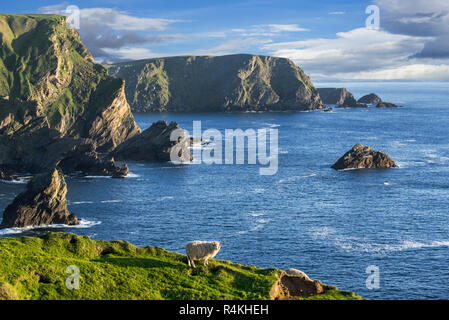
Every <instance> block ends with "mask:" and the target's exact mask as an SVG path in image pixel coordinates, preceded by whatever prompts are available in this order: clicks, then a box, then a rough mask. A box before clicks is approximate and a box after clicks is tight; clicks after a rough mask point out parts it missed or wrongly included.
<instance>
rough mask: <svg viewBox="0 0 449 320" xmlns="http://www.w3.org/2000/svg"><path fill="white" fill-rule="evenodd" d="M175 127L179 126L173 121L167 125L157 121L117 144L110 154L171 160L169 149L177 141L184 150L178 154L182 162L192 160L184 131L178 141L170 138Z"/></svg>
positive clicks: (117, 156)
mask: <svg viewBox="0 0 449 320" xmlns="http://www.w3.org/2000/svg"><path fill="white" fill-rule="evenodd" d="M177 129H180V128H179V126H178V124H177V123H176V122H174V121H173V122H171V123H170V124H169V125H167V122H166V121H164V120H161V121H157V122H155V123H153V124H152V125H151V127H149V128H148V129H147V130H145V131H143V132H142V133H141V134H139V135H137V136H134V137H132V138H131V139H129V140H127V141H125V142H123V143H122V144H121V145H119V146H118V147H117V148H116V149H115V150H114V151H113V153H112V155H113V156H114V157H115V158H117V159H120V160H132V161H155V162H166V161H170V160H171V157H170V154H171V151H172V149H173V147H174V146H175V145H177V144H178V143H179V144H181V145H182V150H183V151H184V152H179V154H178V155H179V156H180V158H181V159H182V162H189V161H191V160H192V155H191V153H190V139H189V138H188V137H187V135H186V134H185V132H184V135H183V136H182V137H179V139H178V141H171V140H170V137H171V134H172V133H173V131H175V130H177Z"/></svg>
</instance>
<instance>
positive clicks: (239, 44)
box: [186, 38, 272, 56]
mask: <svg viewBox="0 0 449 320" xmlns="http://www.w3.org/2000/svg"><path fill="white" fill-rule="evenodd" d="M271 41H272V40H270V39H258V38H244V39H243V38H239V39H232V40H229V41H226V42H224V43H222V44H220V45H218V46H214V47H212V48H208V49H198V50H194V51H190V52H188V53H186V54H189V55H211V56H219V55H226V54H232V53H236V52H239V53H241V52H242V50H245V49H247V48H249V47H250V46H252V45H263V44H267V43H270V42H271Z"/></svg>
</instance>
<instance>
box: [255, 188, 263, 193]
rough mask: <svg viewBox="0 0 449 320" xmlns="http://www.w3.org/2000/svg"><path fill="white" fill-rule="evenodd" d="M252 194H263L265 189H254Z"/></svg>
mask: <svg viewBox="0 0 449 320" xmlns="http://www.w3.org/2000/svg"><path fill="white" fill-rule="evenodd" d="M253 192H254V193H264V192H265V189H263V188H256V189H254V190H253Z"/></svg>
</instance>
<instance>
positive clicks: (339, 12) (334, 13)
mask: <svg viewBox="0 0 449 320" xmlns="http://www.w3.org/2000/svg"><path fill="white" fill-rule="evenodd" d="M345 13H346V12H344V11H332V12H329V14H330V15H342V14H345Z"/></svg>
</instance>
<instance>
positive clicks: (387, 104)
mask: <svg viewBox="0 0 449 320" xmlns="http://www.w3.org/2000/svg"><path fill="white" fill-rule="evenodd" d="M376 108H402V107H400V106H397V105H395V104H394V103H390V102H381V103H378V104H377V105H376Z"/></svg>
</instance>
